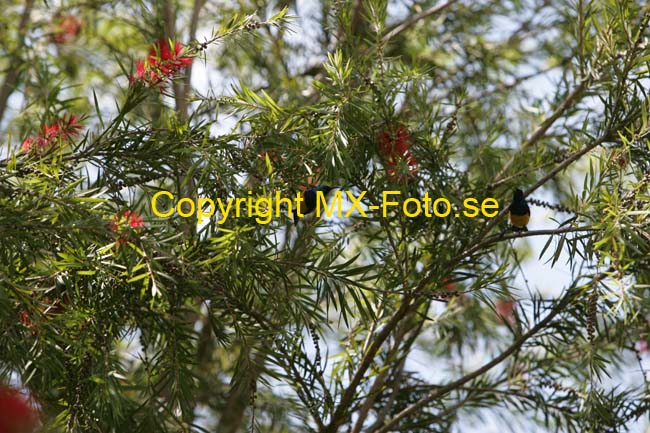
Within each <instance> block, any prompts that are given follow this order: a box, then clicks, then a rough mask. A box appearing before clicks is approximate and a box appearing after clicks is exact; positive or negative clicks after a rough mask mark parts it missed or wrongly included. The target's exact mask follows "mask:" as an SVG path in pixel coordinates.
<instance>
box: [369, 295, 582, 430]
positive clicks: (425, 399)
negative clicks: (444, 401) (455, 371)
mask: <svg viewBox="0 0 650 433" xmlns="http://www.w3.org/2000/svg"><path fill="white" fill-rule="evenodd" d="M579 293H580V292H579V291H577V290H572V289H569V290H568V291H567V293H566V294H565V295H564V297H563V298H562V299H561V300H560V302H559V303H558V304H557V305H556V306H555V307H554V308H553V309H552V310H551V312H550V313H549V314H548V315H546V317H544V318H543V319H542V320H541V321H540V322H539V323H538V324H537V325H535V326H534V327H533V328H531V329H530V330H529V331H528V332H526V333H525V334H523V335H522V336H521V337H519V338H518V339H517V340H515V341H514V342H513V343H512V344H511V345H510V346H509V347H508V348H507V349H506V350H505V351H503V352H502V353H501V354H500V355H499V356H497V357H495V358H494V359H492V360H491V361H490V362H488V363H487V364H484V365H483V366H482V367H480V368H479V369H477V370H474V371H473V372H471V373H469V374H467V375H465V376H463V377H461V378H460V379H457V380H455V381H453V382H451V383H449V384H447V385H445V386H443V387H442V388H439V389H438V390H436V391H435V392H431V393H429V394H428V395H426V396H425V397H422V398H421V399H420V400H418V401H417V402H415V403H413V404H412V405H410V406H408V407H407V408H406V409H404V410H402V411H401V412H400V413H398V414H397V415H396V416H395V417H393V418H392V419H391V420H389V421H388V422H387V423H386V424H384V425H383V427H382V428H380V429H379V430H377V431H376V432H377V433H387V432H388V431H390V430H392V429H393V428H394V427H395V425H396V424H397V423H398V422H399V421H401V420H402V419H404V418H406V417H407V416H409V415H411V414H413V413H414V412H415V411H417V410H418V409H420V408H422V407H424V406H425V405H426V404H427V403H429V402H431V401H433V400H436V399H439V398H440V397H442V396H444V395H445V394H447V393H448V392H450V391H452V390H454V389H456V388H458V387H460V386H463V385H464V384H466V383H467V382H469V381H471V380H473V379H476V378H477V377H480V376H482V375H483V374H484V373H486V372H488V371H489V370H491V369H492V368H494V367H495V366H497V365H499V364H500V363H501V362H503V361H504V360H505V359H507V358H508V357H509V356H510V355H512V354H513V353H514V352H516V351H517V350H519V348H520V347H521V346H522V345H523V344H524V343H525V342H526V341H527V340H528V339H529V338H531V337H532V336H534V335H535V334H536V333H538V332H539V331H540V330H542V329H544V328H545V327H546V326H547V325H548V324H549V323H550V322H551V321H552V320H553V319H554V318H555V316H557V315H558V314H559V313H560V312H562V310H563V309H564V307H566V305H568V304H569V302H571V301H572V300H573V298H574V297H575V296H577V295H578V294H579Z"/></svg>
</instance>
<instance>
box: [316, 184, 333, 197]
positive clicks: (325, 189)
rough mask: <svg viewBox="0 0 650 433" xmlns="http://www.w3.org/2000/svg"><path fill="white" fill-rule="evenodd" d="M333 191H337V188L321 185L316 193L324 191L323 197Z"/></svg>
mask: <svg viewBox="0 0 650 433" xmlns="http://www.w3.org/2000/svg"><path fill="white" fill-rule="evenodd" d="M333 189H336V187H332V186H327V185H320V186H319V187H318V188H316V191H322V192H323V195H327V194H329V193H330V191H332V190H333Z"/></svg>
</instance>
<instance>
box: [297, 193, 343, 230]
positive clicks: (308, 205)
mask: <svg viewBox="0 0 650 433" xmlns="http://www.w3.org/2000/svg"><path fill="white" fill-rule="evenodd" d="M333 189H335V187H331V186H327V185H319V186H317V187H315V188H311V189H308V190H307V191H305V192H304V193H303V194H302V198H303V200H302V201H300V203H299V205H298V209H297V210H300V213H301V214H302V215H303V216H307V215H308V214H310V213H312V212H313V211H315V210H316V203H317V200H318V192H319V191H321V192H322V193H323V196H325V197H326V198H327V194H329V193H330V191H332V190H333ZM300 218H301V217H299V216H298V212H296V213H295V214H294V216H293V222H294V223H295V224H298V220H299V219H300Z"/></svg>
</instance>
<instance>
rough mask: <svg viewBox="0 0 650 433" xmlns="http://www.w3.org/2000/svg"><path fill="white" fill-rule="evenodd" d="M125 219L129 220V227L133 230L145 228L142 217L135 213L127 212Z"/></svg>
mask: <svg viewBox="0 0 650 433" xmlns="http://www.w3.org/2000/svg"><path fill="white" fill-rule="evenodd" d="M124 218H127V219H128V220H129V226H131V228H133V229H135V228H138V227H144V221H142V217H141V216H140V215H138V214H137V213H135V212H130V211H128V210H127V211H126V212H124Z"/></svg>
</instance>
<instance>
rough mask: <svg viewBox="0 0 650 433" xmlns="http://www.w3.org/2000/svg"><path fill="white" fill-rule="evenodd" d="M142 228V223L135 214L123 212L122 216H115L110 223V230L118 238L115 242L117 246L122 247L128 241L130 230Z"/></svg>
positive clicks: (127, 211) (139, 217)
mask: <svg viewBox="0 0 650 433" xmlns="http://www.w3.org/2000/svg"><path fill="white" fill-rule="evenodd" d="M141 227H144V221H143V220H142V217H141V216H140V215H138V213H137V212H131V211H130V210H125V211H124V212H123V213H122V215H120V214H117V215H115V217H114V218H113V221H111V229H113V231H114V232H115V233H118V234H119V235H120V237H119V238H118V240H117V244H118V245H122V244H124V243H126V242H127V241H128V240H129V232H130V231H131V230H132V229H139V228H141Z"/></svg>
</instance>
